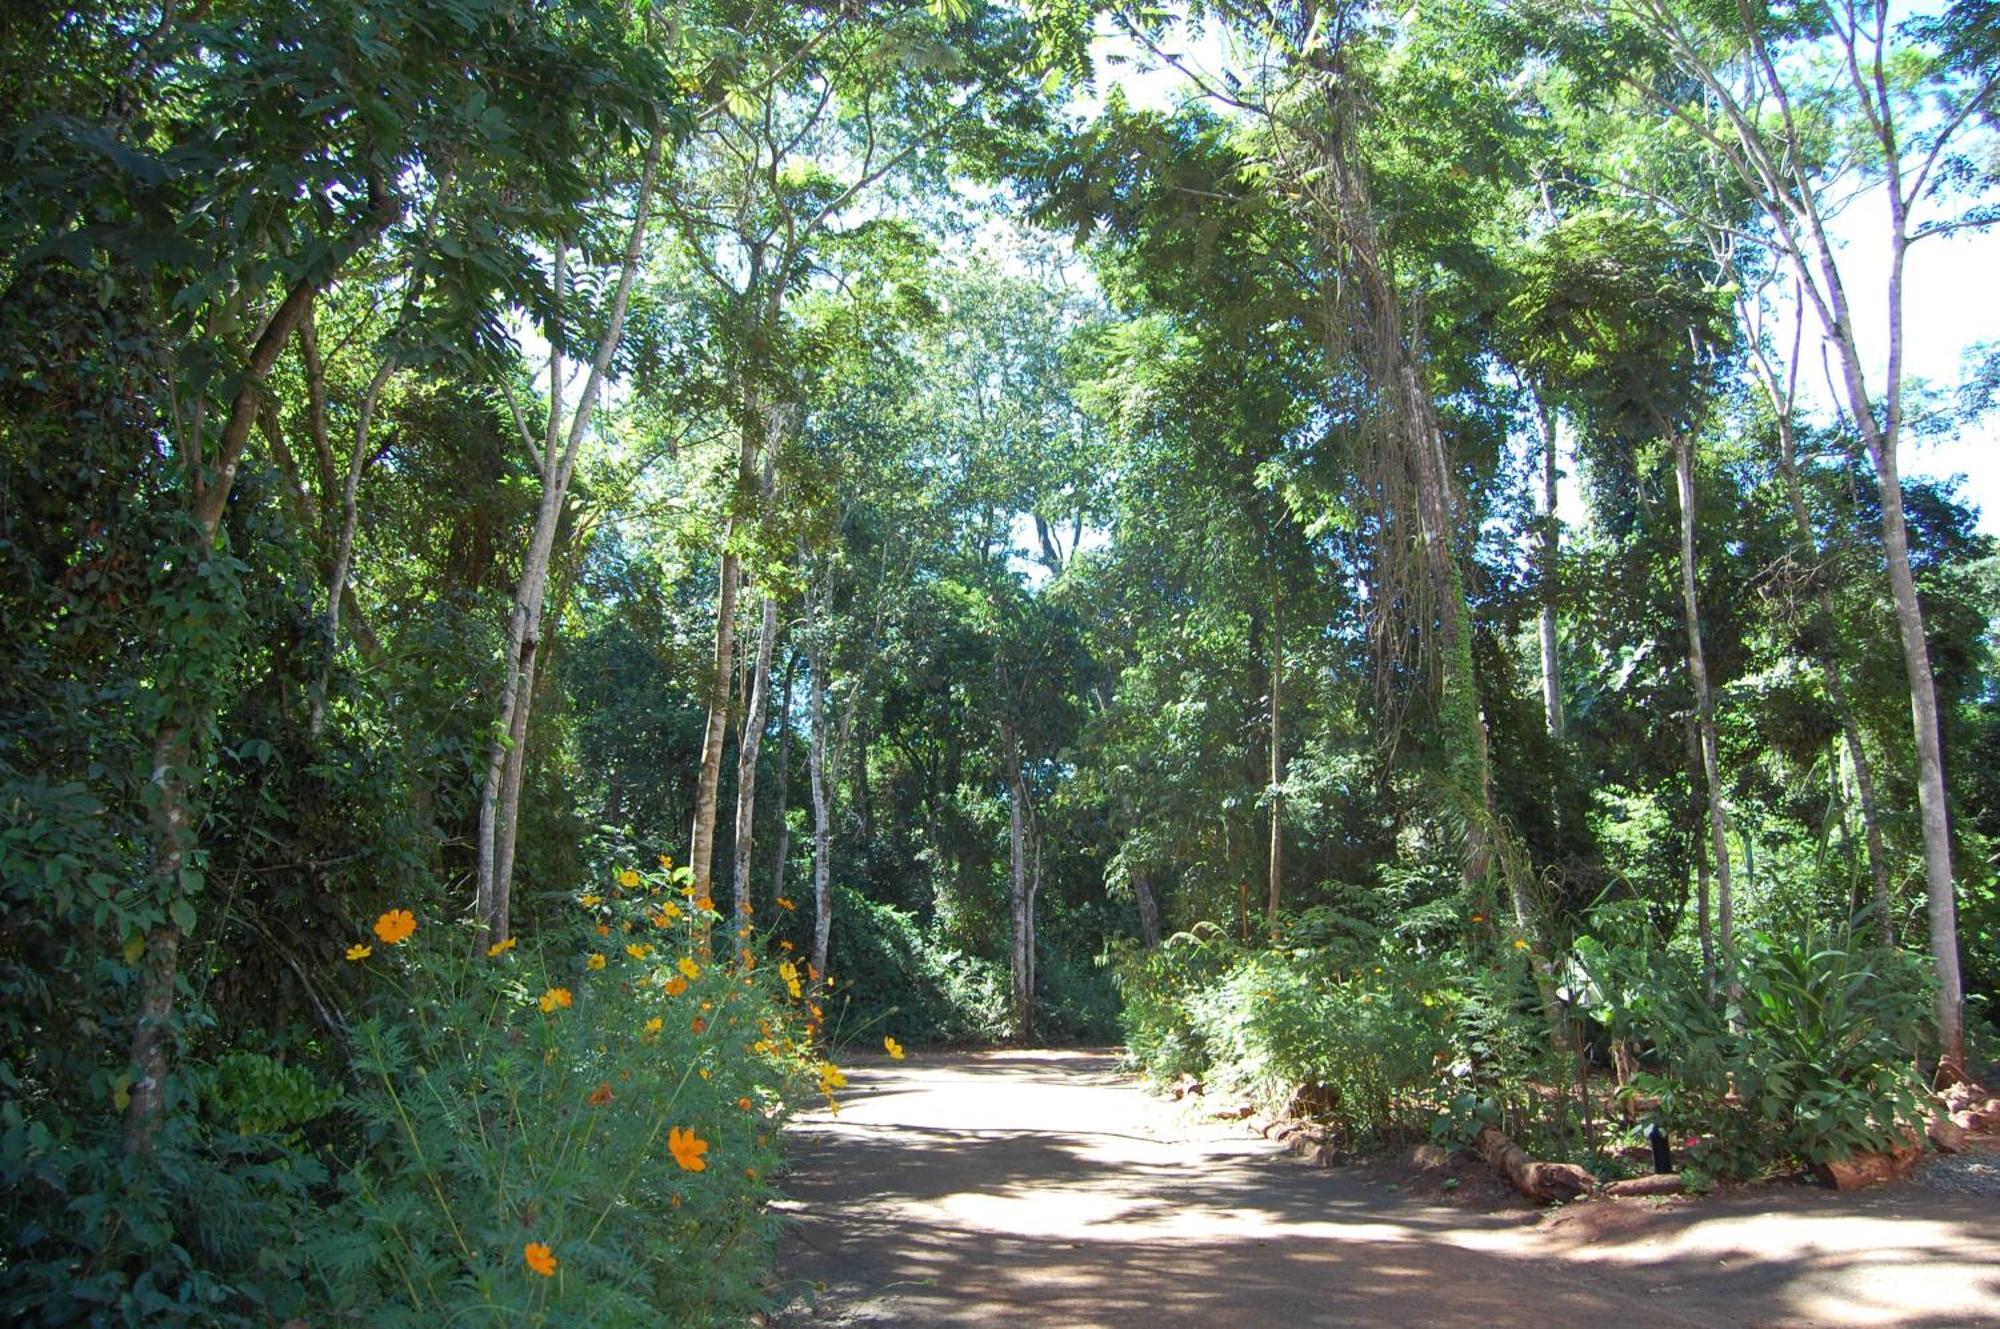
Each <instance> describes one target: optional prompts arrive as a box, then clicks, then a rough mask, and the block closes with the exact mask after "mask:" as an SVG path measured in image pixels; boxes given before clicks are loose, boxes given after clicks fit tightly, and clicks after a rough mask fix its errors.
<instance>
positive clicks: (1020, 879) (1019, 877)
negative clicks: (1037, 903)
mask: <svg viewBox="0 0 2000 1329" xmlns="http://www.w3.org/2000/svg"><path fill="white" fill-rule="evenodd" d="M1000 734H1001V741H1000V747H1001V751H1002V753H1003V754H1004V758H1003V759H1004V760H1005V761H1006V763H1007V848H1008V874H1007V913H1008V918H1009V920H1010V922H1011V923H1012V930H1011V931H1012V939H1011V944H1010V946H1009V948H1008V970H1009V973H1010V974H1011V976H1012V979H1013V985H1012V986H1013V1011H1014V1038H1015V1041H1016V1042H1020V1043H1027V1042H1030V1041H1031V1040H1033V1038H1034V1036H1035V989H1034V974H1033V970H1032V969H1031V968H1030V965H1031V963H1032V958H1031V957H1032V949H1031V948H1032V947H1033V944H1034V941H1033V933H1032V932H1031V930H1030V929H1031V926H1032V925H1031V923H1030V921H1029V908H1030V902H1029V898H1028V862H1027V826H1026V816H1027V802H1028V792H1027V789H1026V788H1025V787H1024V785H1023V782H1022V779H1021V744H1020V740H1019V739H1018V738H1017V737H1016V736H1015V734H1014V729H1013V726H1011V725H1005V724H1003V725H1002V726H1001V728H1000Z"/></svg>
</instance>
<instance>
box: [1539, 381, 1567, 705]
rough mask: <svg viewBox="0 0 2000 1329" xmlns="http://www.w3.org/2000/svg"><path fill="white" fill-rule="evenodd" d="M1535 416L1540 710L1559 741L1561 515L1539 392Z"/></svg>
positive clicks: (1551, 440) (1549, 424) (1551, 432)
mask: <svg viewBox="0 0 2000 1329" xmlns="http://www.w3.org/2000/svg"><path fill="white" fill-rule="evenodd" d="M1534 401H1535V416H1536V418H1537V419H1538V420H1539V421H1540V422H1541V429H1542V510H1541V513H1540V517H1541V527H1542V529H1541V551H1540V552H1541V564H1542V566H1541V568H1540V569H1539V571H1540V574H1541V575H1540V578H1539V581H1540V590H1541V594H1540V597H1539V598H1540V600H1541V637H1542V714H1543V717H1544V719H1545V720H1546V722H1547V724H1548V729H1549V737H1550V738H1553V739H1554V740H1556V742H1558V743H1560V742H1562V741H1563V733H1564V730H1565V729H1566V727H1567V726H1566V724H1565V721H1564V716H1563V696H1562V660H1561V657H1560V656H1559V655H1558V654H1557V651H1556V646H1557V640H1556V609H1557V608H1558V601H1559V599H1560V596H1561V590H1562V585H1561V580H1560V578H1559V577H1558V575H1557V573H1558V569H1559V563H1558V560H1559V559H1560V558H1561V556H1562V519H1561V518H1560V517H1559V516H1557V515H1556V503H1557V492H1556V490H1557V486H1556V480H1557V476H1558V474H1559V472H1558V470H1557V465H1556V463H1557V450H1556V422H1555V417H1554V415H1553V414H1552V413H1551V412H1550V411H1549V408H1548V405H1547V403H1545V402H1544V401H1543V400H1542V398H1541V394H1540V393H1536V394H1534Z"/></svg>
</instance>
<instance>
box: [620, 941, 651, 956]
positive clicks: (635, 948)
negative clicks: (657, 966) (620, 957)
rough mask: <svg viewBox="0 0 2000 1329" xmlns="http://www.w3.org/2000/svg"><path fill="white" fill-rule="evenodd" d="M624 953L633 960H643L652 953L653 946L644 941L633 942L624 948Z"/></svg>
mask: <svg viewBox="0 0 2000 1329" xmlns="http://www.w3.org/2000/svg"><path fill="white" fill-rule="evenodd" d="M625 953H626V954H627V955H629V956H631V957H632V958H633V959H635V960H643V959H645V958H646V957H647V956H649V955H651V954H652V953H653V948H652V947H651V946H648V945H646V944H645V943H644V942H636V941H635V942H633V943H632V944H631V945H630V946H627V947H626V948H625Z"/></svg>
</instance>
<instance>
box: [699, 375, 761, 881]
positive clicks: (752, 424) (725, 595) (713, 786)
mask: <svg viewBox="0 0 2000 1329" xmlns="http://www.w3.org/2000/svg"><path fill="white" fill-rule="evenodd" d="M765 419H766V415H765V412H764V410H763V409H762V408H761V406H760V404H759V402H758V401H757V398H756V395H755V394H754V393H751V394H749V400H748V401H747V402H746V403H745V408H744V417H743V423H742V429H741V435H740V438H741V443H740V446H739V448H738V452H737V457H736V492H735V496H734V497H733V498H732V500H731V508H732V510H733V509H734V508H735V507H736V506H737V505H739V504H741V503H742V502H743V501H744V498H745V496H746V495H747V494H748V493H749V492H750V489H751V485H752V483H753V480H754V476H755V474H756V464H757V443H758V432H759V428H760V427H761V425H762V423H763V422H764V421H765ZM736 522H737V518H736V516H735V515H734V513H733V511H732V515H731V517H730V519H729V521H728V522H727V524H725V525H724V526H723V528H722V585H721V590H720V594H719V596H718V598H717V601H716V610H715V660H714V674H713V676H712V688H713V690H712V691H711V692H710V694H709V701H708V724H707V727H706V728H704V729H703V731H702V739H701V771H700V775H699V777H698V778H697V780H696V784H695V795H694V827H693V830H692V832H691V833H690V835H689V841H690V845H689V849H688V867H689V868H690V869H691V870H692V871H693V872H694V879H695V887H696V889H697V890H698V891H700V892H701V893H702V894H704V895H706V894H709V893H710V890H711V887H712V880H711V879H712V877H713V873H714V863H715V820H716V799H717V797H718V791H719V789H720V788H721V785H722V747H723V743H724V741H725V739H726V738H727V734H728V728H729V695H730V690H731V687H732V685H733V683H734V681H735V668H736V597H737V593H738V590H739V588H740V585H741V582H742V580H743V571H742V564H741V561H740V560H739V559H738V557H737V554H736V551H735V548H734V545H735V535H736Z"/></svg>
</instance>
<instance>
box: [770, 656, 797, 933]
mask: <svg viewBox="0 0 2000 1329" xmlns="http://www.w3.org/2000/svg"><path fill="white" fill-rule="evenodd" d="M798 664H799V652H798V648H797V647H796V646H795V647H793V648H792V649H791V650H790V651H789V652H787V653H786V656H785V686H784V688H783V690H782V691H780V692H779V694H778V735H777V737H778V844H777V850H778V852H777V861H776V862H775V863H773V864H772V867H771V899H772V901H773V902H774V903H773V905H772V908H774V909H775V908H777V905H776V903H775V901H777V900H778V899H780V898H782V897H783V896H784V894H785V860H786V859H787V858H789V857H790V856H791V851H792V826H791V823H790V822H789V821H787V820H786V813H787V812H788V811H789V809H790V808H791V801H792V682H793V674H794V673H795V671H796V670H797V669H798ZM774 917H775V915H774Z"/></svg>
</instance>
